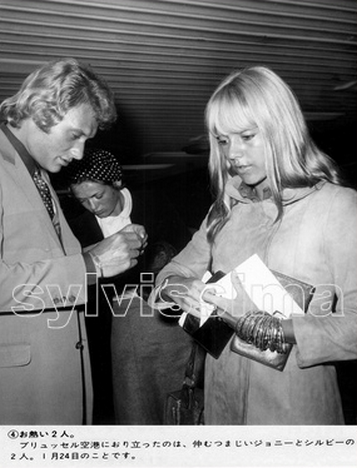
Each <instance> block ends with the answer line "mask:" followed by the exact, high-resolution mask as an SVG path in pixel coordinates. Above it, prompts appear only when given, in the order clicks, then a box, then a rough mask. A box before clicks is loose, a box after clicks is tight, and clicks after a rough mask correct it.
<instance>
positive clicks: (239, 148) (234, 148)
mask: <svg viewBox="0 0 357 468" xmlns="http://www.w3.org/2000/svg"><path fill="white" fill-rule="evenodd" d="M242 156H244V142H243V140H242V139H240V138H234V139H232V141H231V143H230V146H229V157H230V158H231V159H236V158H241V157H242Z"/></svg>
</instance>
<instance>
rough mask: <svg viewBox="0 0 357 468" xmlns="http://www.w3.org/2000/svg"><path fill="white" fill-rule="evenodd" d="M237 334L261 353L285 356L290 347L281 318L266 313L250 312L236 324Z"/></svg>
mask: <svg viewBox="0 0 357 468" xmlns="http://www.w3.org/2000/svg"><path fill="white" fill-rule="evenodd" d="M235 332H236V334H237V335H238V337H239V338H241V339H242V340H243V341H245V342H247V343H249V344H252V345H253V346H255V347H257V348H259V349H260V350H261V351H266V350H267V349H269V350H270V351H276V352H277V353H279V354H285V353H286V352H287V350H288V346H287V343H286V339H285V334H284V330H283V326H282V321H281V319H280V318H278V317H276V316H274V315H271V314H269V313H268V312H265V311H261V310H258V311H250V312H247V313H246V314H245V315H243V316H242V317H240V318H239V319H238V321H237V322H236V326H235Z"/></svg>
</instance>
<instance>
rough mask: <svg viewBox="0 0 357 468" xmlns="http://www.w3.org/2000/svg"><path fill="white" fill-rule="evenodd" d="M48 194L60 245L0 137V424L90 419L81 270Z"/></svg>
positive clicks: (73, 241)
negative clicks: (80, 309) (56, 220)
mask: <svg viewBox="0 0 357 468" xmlns="http://www.w3.org/2000/svg"><path fill="white" fill-rule="evenodd" d="M42 176H43V177H44V178H46V180H47V182H48V184H49V183H50V182H49V179H48V176H47V174H46V173H45V172H43V174H42ZM50 189H51V194H52V198H53V200H54V203H55V206H56V211H57V214H58V222H59V226H60V230H61V240H60V239H59V237H58V235H57V233H56V230H55V229H54V226H53V225H52V222H51V219H50V217H49V215H48V213H47V210H46V208H45V206H44V204H43V201H42V199H41V197H40V195H39V192H38V191H37V189H36V186H35V185H34V182H33V180H32V178H31V176H30V174H29V172H28V170H27V168H26V167H25V165H24V163H23V161H22V159H21V158H20V156H19V155H18V153H17V152H16V151H15V149H14V148H13V147H12V146H11V144H10V143H9V141H8V139H7V138H6V137H5V135H4V134H3V132H2V131H0V284H1V295H0V324H1V325H0V424H11V425H13V424H41V425H42V424H51V425H52V424H53V425H58V424H66V425H68V424H82V423H89V422H90V420H91V411H92V408H91V406H92V388H91V375H90V366H89V353H88V348H87V340H86V332H85V328H84V317H83V310H82V311H81V312H79V311H78V307H80V306H81V304H83V303H84V301H85V297H86V286H85V272H86V269H85V264H84V260H83V257H82V255H81V247H80V244H79V242H78V241H77V239H76V238H75V237H74V235H73V234H72V232H71V230H70V228H69V226H68V224H67V222H66V220H65V219H64V216H63V214H62V211H61V208H60V205H59V202H58V199H57V197H56V194H55V192H54V190H53V189H52V188H51V187H50Z"/></svg>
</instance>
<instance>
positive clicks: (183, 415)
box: [164, 342, 206, 426]
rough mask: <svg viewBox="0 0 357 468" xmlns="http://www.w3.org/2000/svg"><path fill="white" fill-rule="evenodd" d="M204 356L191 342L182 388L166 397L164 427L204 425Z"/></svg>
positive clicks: (201, 349) (202, 351) (203, 352)
mask: <svg viewBox="0 0 357 468" xmlns="http://www.w3.org/2000/svg"><path fill="white" fill-rule="evenodd" d="M205 356H206V352H205V350H204V349H203V348H201V346H199V344H197V343H196V342H193V344H192V350H191V354H190V357H189V360H188V362H187V366H186V371H185V378H184V382H183V385H182V388H181V389H180V390H177V391H174V392H171V393H169V394H168V395H167V399H166V407H165V418H164V424H165V425H170V426H184V425H191V426H197V425H203V424H204V411H203V408H204V394H203V388H202V387H203V384H202V382H203V367H204V361H205ZM200 384H201V385H202V386H200Z"/></svg>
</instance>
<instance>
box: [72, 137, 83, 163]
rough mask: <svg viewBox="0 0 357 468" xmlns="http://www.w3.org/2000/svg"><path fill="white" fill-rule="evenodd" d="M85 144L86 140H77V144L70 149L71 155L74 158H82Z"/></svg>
mask: <svg viewBox="0 0 357 468" xmlns="http://www.w3.org/2000/svg"><path fill="white" fill-rule="evenodd" d="M84 144H85V142H84V141H83V142H81V141H77V142H76V144H75V146H73V147H72V148H71V150H70V153H71V156H72V158H73V159H82V158H83V154H84Z"/></svg>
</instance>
